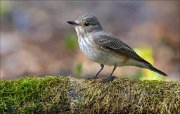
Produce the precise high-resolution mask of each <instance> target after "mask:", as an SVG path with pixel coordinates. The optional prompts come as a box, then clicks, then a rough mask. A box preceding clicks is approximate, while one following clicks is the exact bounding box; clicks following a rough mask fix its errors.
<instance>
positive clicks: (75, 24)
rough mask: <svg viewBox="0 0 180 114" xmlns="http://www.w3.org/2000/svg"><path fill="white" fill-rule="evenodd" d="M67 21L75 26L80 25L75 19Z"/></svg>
mask: <svg viewBox="0 0 180 114" xmlns="http://www.w3.org/2000/svg"><path fill="white" fill-rule="evenodd" d="M67 23H69V24H71V25H74V26H77V25H79V24H78V23H77V22H75V21H67Z"/></svg>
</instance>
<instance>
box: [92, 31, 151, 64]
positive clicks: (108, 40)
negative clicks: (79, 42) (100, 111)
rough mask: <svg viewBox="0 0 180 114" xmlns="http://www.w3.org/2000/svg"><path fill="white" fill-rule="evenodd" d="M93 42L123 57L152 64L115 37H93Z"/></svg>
mask: <svg viewBox="0 0 180 114" xmlns="http://www.w3.org/2000/svg"><path fill="white" fill-rule="evenodd" d="M93 41H94V42H95V43H96V44H97V45H99V46H100V47H102V48H105V49H108V50H111V51H113V52H115V53H118V54H121V55H125V56H127V57H128V58H132V59H135V60H138V61H140V62H143V63H146V64H150V63H148V62H147V61H146V60H144V59H143V58H141V57H140V56H139V55H137V54H136V52H135V51H134V50H133V49H132V48H131V47H129V46H128V45H127V44H125V43H124V42H122V41H121V40H120V39H118V38H116V37H115V36H113V35H107V34H105V35H100V34H99V35H93Z"/></svg>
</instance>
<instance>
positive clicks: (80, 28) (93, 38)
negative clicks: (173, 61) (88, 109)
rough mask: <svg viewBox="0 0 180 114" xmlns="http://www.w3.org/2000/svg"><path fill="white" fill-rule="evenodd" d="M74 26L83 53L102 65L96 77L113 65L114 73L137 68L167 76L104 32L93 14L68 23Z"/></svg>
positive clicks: (124, 44)
mask: <svg viewBox="0 0 180 114" xmlns="http://www.w3.org/2000/svg"><path fill="white" fill-rule="evenodd" d="M67 23H69V24H71V25H74V26H75V30H76V32H77V36H78V43H79V46H80V49H81V50H82V52H83V53H84V54H85V55H86V56H87V57H88V58H89V59H90V60H92V61H95V62H97V63H99V64H100V65H101V69H100V70H99V71H98V72H97V74H96V75H95V76H94V79H96V78H97V76H98V74H99V73H100V72H101V71H102V70H103V68H104V65H113V66H114V68H113V70H112V72H111V74H110V77H109V79H111V78H112V75H113V72H114V71H115V69H116V68H117V67H120V66H136V67H141V68H146V69H149V70H152V71H155V72H157V73H159V74H161V75H164V76H167V75H166V74H165V73H164V72H162V71H160V70H158V69H157V68H155V67H153V66H152V64H150V63H149V62H147V61H146V60H144V59H143V58H141V57H140V56H139V55H137V53H136V52H135V51H134V50H133V49H132V48H131V47H129V46H128V45H127V44H126V43H124V42H122V41H121V40H120V39H119V38H117V37H116V36H115V35H113V34H112V33H110V32H107V31H105V30H103V28H102V27H101V24H100V22H99V21H98V19H97V18H96V16H94V15H93V14H91V13H87V14H85V15H83V16H81V17H79V18H78V19H77V20H76V21H68V22H67Z"/></svg>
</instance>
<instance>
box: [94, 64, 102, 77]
mask: <svg viewBox="0 0 180 114" xmlns="http://www.w3.org/2000/svg"><path fill="white" fill-rule="evenodd" d="M103 68H104V65H103V64H101V69H100V70H99V71H98V72H97V73H96V75H95V76H94V77H93V79H96V78H97V76H98V75H99V73H100V72H101V71H102V70H103Z"/></svg>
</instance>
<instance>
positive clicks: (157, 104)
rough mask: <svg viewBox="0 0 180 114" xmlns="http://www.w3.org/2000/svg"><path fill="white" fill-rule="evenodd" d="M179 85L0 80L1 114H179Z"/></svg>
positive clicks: (62, 79)
mask: <svg viewBox="0 0 180 114" xmlns="http://www.w3.org/2000/svg"><path fill="white" fill-rule="evenodd" d="M179 107H180V83H179V82H164V81H139V80H129V79H121V78H119V79H116V80H114V81H113V82H110V83H101V81H100V80H84V79H75V78H71V77H63V76H46V77H33V78H20V79H17V80H9V81H8V80H1V81H0V113H14V114H16V113H48V114H52V113H82V114H84V113H87V114H89V113H91V114H92V113H108V114H109V113H112V114H113V113H114V114H116V113H123V114H128V113H131V114H133V113H134V114H136V113H153V114H157V113H158V114H178V113H180V109H179Z"/></svg>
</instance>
